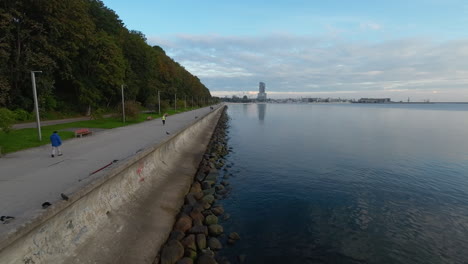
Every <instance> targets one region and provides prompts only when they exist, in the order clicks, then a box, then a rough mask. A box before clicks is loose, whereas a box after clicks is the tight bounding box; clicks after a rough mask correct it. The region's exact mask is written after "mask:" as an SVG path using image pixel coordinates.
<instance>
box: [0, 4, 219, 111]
mask: <svg viewBox="0 0 468 264" xmlns="http://www.w3.org/2000/svg"><path fill="white" fill-rule="evenodd" d="M31 70H34V71H42V73H37V74H36V75H35V76H36V84H37V91H38V100H39V107H40V112H41V114H43V112H49V111H67V112H73V111H74V112H76V111H79V112H85V111H86V110H87V109H90V108H92V109H98V108H115V107H117V106H118V104H119V102H120V100H121V87H122V85H123V84H125V86H124V93H125V99H126V100H129V101H136V102H140V103H144V104H145V105H148V104H151V105H153V106H154V105H155V104H154V103H155V100H154V97H155V96H157V93H158V91H159V92H160V95H161V100H172V99H173V98H174V94H177V97H178V98H184V97H187V98H190V97H194V98H210V97H211V95H210V92H209V90H208V89H207V88H206V87H205V86H204V85H203V84H202V83H201V82H200V80H199V79H198V78H197V77H196V76H193V75H192V74H190V73H189V72H188V71H187V70H186V69H184V67H182V66H181V65H180V64H178V63H177V62H175V61H174V60H172V59H171V58H170V57H168V56H167V55H166V54H165V52H164V50H163V49H162V48H161V47H159V46H153V47H152V46H150V45H148V44H147V42H146V38H145V36H144V35H143V34H142V33H141V32H139V31H130V30H128V29H127V28H125V26H124V24H123V22H122V21H121V20H120V19H119V17H118V15H117V14H116V13H115V12H114V11H113V10H111V9H109V8H107V7H106V6H105V5H104V3H103V2H102V1H100V0H67V1H63V0H37V1H31V0H17V1H4V3H3V2H2V4H0V107H6V108H8V109H18V108H21V109H25V110H26V111H30V110H32V109H33V100H32V89H31V73H30V71H31ZM149 98H151V100H150V99H149ZM170 102H172V103H173V101H170Z"/></svg>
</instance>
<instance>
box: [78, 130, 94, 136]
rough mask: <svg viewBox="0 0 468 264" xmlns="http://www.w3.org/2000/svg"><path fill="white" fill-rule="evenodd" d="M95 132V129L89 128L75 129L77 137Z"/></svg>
mask: <svg viewBox="0 0 468 264" xmlns="http://www.w3.org/2000/svg"><path fill="white" fill-rule="evenodd" d="M91 134H93V131H91V130H89V129H87V128H80V129H78V130H76V131H75V137H78V136H79V137H83V136H86V135H91Z"/></svg>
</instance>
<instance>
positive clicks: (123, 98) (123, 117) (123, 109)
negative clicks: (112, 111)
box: [121, 84, 125, 123]
mask: <svg viewBox="0 0 468 264" xmlns="http://www.w3.org/2000/svg"><path fill="white" fill-rule="evenodd" d="M124 85H125V84H122V86H121V87H122V119H123V122H124V123H125V97H124Z"/></svg>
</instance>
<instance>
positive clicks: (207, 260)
mask: <svg viewBox="0 0 468 264" xmlns="http://www.w3.org/2000/svg"><path fill="white" fill-rule="evenodd" d="M197 264H218V262H217V261H216V260H215V259H214V257H212V256H209V255H201V256H200V257H199V258H198V259H197Z"/></svg>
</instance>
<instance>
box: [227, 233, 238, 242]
mask: <svg viewBox="0 0 468 264" xmlns="http://www.w3.org/2000/svg"><path fill="white" fill-rule="evenodd" d="M229 239H233V240H239V239H240V236H239V234H238V233H237V232H231V233H230V234H229Z"/></svg>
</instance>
